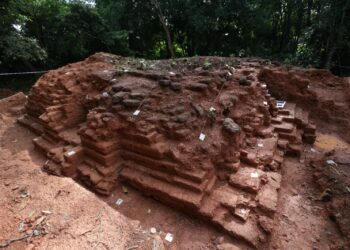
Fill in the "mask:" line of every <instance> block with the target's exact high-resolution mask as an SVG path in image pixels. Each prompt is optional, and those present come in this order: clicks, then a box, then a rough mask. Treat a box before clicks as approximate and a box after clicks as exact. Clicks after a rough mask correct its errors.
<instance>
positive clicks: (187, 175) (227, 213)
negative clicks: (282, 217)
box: [19, 53, 315, 248]
mask: <svg viewBox="0 0 350 250" xmlns="http://www.w3.org/2000/svg"><path fill="white" fill-rule="evenodd" d="M115 60H116V59H115V57H114V56H112V55H108V54H103V53H99V54H96V55H94V56H92V57H90V58H88V59H86V60H85V61H83V62H79V63H75V64H72V65H68V66H66V67H63V68H60V69H58V70H55V71H51V72H49V73H48V74H46V75H44V76H43V77H41V78H40V79H39V80H38V82H37V83H36V84H35V86H34V87H33V88H32V90H31V91H30V93H29V95H28V100H27V104H26V115H25V116H24V117H22V118H21V119H19V122H20V123H21V124H23V125H25V126H27V127H29V128H30V129H32V130H33V131H35V132H36V133H38V134H39V137H37V138H35V139H34V144H35V146H36V148H37V149H38V150H40V151H42V152H43V153H44V154H45V155H46V157H47V161H46V163H45V166H44V169H45V170H46V171H48V172H50V173H52V174H57V175H64V176H70V177H72V178H74V179H77V180H79V181H81V182H83V183H84V184H85V185H86V186H88V187H90V188H91V189H92V190H94V191H96V192H98V193H100V194H103V195H109V194H110V193H111V191H112V190H113V187H114V185H115V183H116V182H119V181H123V182H126V183H128V184H130V185H132V186H134V187H136V188H137V189H139V190H140V191H141V192H142V193H144V194H147V195H151V196H152V197H154V198H155V199H157V200H159V201H161V202H164V203H166V204H169V205H171V206H173V207H176V208H178V209H181V210H183V211H185V212H187V213H191V214H193V215H196V216H198V217H199V218H202V219H205V220H207V221H209V222H211V223H213V224H215V225H217V226H219V227H221V228H222V229H224V230H225V231H226V232H227V233H228V234H230V235H232V236H233V237H235V238H237V239H241V240H243V241H244V242H245V243H246V244H248V245H249V246H251V247H256V248H258V247H259V246H260V245H261V244H263V243H264V242H266V241H267V239H268V237H269V234H270V233H271V230H272V226H271V225H272V219H273V216H274V213H275V212H276V207H277V201H278V190H279V188H280V185H281V178H282V176H281V174H280V173H279V172H280V170H281V168H282V167H283V158H284V156H285V155H290V156H295V157H299V156H300V154H301V152H302V150H303V143H313V142H314V141H315V126H314V125H313V124H311V123H309V121H308V114H307V113H306V112H304V111H303V110H302V109H300V108H298V107H297V106H296V105H295V104H293V103H289V102H287V103H284V102H276V100H275V99H274V98H273V97H272V96H271V95H270V94H269V92H268V89H267V87H266V85H265V84H262V83H260V82H259V81H258V80H257V79H256V73H257V72H258V70H257V69H255V68H254V65H251V66H252V67H242V66H240V67H237V68H236V69H233V68H232V67H228V66H226V67H222V68H221V69H218V70H213V71H212V72H210V71H206V70H192V71H189V70H188V71H186V70H183V71H181V73H173V72H169V71H158V72H155V71H153V72H150V71H148V72H147V71H138V70H134V71H133V70H117V67H116V66H115V64H117V63H118V62H116V61H115Z"/></svg>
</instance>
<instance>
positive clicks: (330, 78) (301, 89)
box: [258, 67, 350, 141]
mask: <svg viewBox="0 0 350 250" xmlns="http://www.w3.org/2000/svg"><path fill="white" fill-rule="evenodd" d="M258 78H259V80H260V81H262V82H265V83H266V84H267V86H268V89H269V90H270V92H271V94H272V95H273V96H275V97H276V98H280V99H284V100H288V101H289V100H292V101H294V102H296V103H297V105H298V106H299V107H301V108H302V109H303V110H306V111H308V112H310V114H311V117H312V118H313V119H314V120H315V121H318V122H319V124H320V125H321V126H326V127H329V125H333V127H332V130H333V131H334V132H336V133H339V134H343V135H344V138H345V139H346V140H347V141H350V78H341V77H336V76H334V75H332V74H331V73H329V72H328V71H326V70H318V69H300V68H292V69H289V68H286V67H279V68H273V69H268V68H266V69H263V70H261V72H260V73H259V75H258Z"/></svg>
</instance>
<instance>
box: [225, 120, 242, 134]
mask: <svg viewBox="0 0 350 250" xmlns="http://www.w3.org/2000/svg"><path fill="white" fill-rule="evenodd" d="M222 126H223V129H224V130H226V131H227V132H230V133H232V134H236V133H239V132H240V131H241V128H240V127H239V125H238V124H237V123H235V122H234V121H233V120H232V119H231V118H225V120H224V123H223V124H222Z"/></svg>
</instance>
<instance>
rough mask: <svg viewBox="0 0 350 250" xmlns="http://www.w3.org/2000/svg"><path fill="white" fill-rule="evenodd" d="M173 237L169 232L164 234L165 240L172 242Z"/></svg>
mask: <svg viewBox="0 0 350 250" xmlns="http://www.w3.org/2000/svg"><path fill="white" fill-rule="evenodd" d="M173 239H174V236H173V235H172V234H171V233H167V234H166V236H165V240H166V241H169V242H172V241H173Z"/></svg>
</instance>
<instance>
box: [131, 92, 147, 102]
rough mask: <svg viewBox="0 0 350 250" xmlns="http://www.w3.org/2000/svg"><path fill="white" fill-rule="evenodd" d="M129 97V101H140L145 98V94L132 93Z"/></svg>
mask: <svg viewBox="0 0 350 250" xmlns="http://www.w3.org/2000/svg"><path fill="white" fill-rule="evenodd" d="M129 97H130V98H131V99H138V100H142V99H144V98H145V97H146V94H145V93H142V92H133V93H130V95H129Z"/></svg>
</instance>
